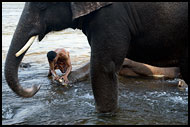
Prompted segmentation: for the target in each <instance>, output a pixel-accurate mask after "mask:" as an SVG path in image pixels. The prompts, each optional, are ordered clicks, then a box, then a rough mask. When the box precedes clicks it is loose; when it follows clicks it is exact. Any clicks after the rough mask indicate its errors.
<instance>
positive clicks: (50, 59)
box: [47, 51, 57, 61]
mask: <svg viewBox="0 0 190 127" xmlns="http://www.w3.org/2000/svg"><path fill="white" fill-rule="evenodd" d="M56 55H57V53H56V52H54V51H49V52H48V53H47V58H48V61H53V60H54V59H55V57H56Z"/></svg>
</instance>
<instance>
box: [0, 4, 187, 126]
mask: <svg viewBox="0 0 190 127" xmlns="http://www.w3.org/2000/svg"><path fill="white" fill-rule="evenodd" d="M23 6H24V3H14V2H13V3H11V2H9V3H5V2H3V3H2V124H3V125H7V124H19V125H21V124H24V125H31V124H34V125H44V124H51V125H54V124H58V125H76V124H80V125H88V124H93V125H97V124H98V125H99V124H103V125H110V124H120V125H121V124H126V125H129V124H137V125H138V124H170V125H176V124H188V88H186V89H183V90H180V89H178V88H177V87H176V84H177V79H174V80H171V79H170V80H169V79H158V80H154V79H146V78H120V79H121V80H120V83H119V110H118V112H117V113H116V114H115V115H114V116H110V115H108V116H107V115H106V116H105V115H101V114H98V113H97V112H96V110H95V102H94V97H93V94H92V89H91V85H90V82H89V81H88V80H87V81H82V82H78V83H75V84H72V85H71V86H69V87H63V86H60V85H58V84H56V83H55V82H54V81H52V80H51V79H49V78H48V77H47V74H48V69H49V65H48V62H47V58H46V53H47V52H48V51H50V50H55V49H56V48H60V47H61V48H65V49H66V50H68V51H69V52H70V57H71V61H72V66H73V70H74V69H76V68H78V67H80V66H82V65H83V64H85V63H86V62H87V61H89V59H90V47H89V44H88V42H87V38H86V37H85V35H83V34H82V32H81V31H80V30H73V29H66V30H64V31H60V32H54V33H49V34H48V35H47V36H46V37H45V38H44V39H43V40H42V41H41V42H37V41H36V42H34V44H33V45H32V46H31V47H30V49H29V50H28V52H27V53H26V55H25V57H24V59H23V61H22V62H24V63H30V65H31V67H29V68H20V69H19V81H20V82H21V84H22V86H23V87H29V86H32V85H34V84H40V85H41V89H40V90H39V92H38V93H37V94H36V95H35V96H34V97H32V98H27V99H25V98H20V97H18V96H16V95H15V94H14V93H13V92H12V91H11V90H10V88H9V87H8V85H7V83H6V81H5V77H4V63H5V58H6V54H7V51H8V47H9V45H10V42H11V39H12V36H13V33H14V31H15V29H16V25H17V23H18V20H19V17H20V14H21V12H22V9H23ZM58 74H61V73H60V72H58Z"/></svg>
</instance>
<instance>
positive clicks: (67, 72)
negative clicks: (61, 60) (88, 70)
mask: <svg viewBox="0 0 190 127" xmlns="http://www.w3.org/2000/svg"><path fill="white" fill-rule="evenodd" d="M66 66H67V70H66V72H65V75H63V76H62V77H61V78H63V79H64V80H65V82H66V83H68V82H69V80H68V78H67V77H68V75H69V73H70V72H71V70H72V65H71V59H70V56H69V54H68V59H67V60H66Z"/></svg>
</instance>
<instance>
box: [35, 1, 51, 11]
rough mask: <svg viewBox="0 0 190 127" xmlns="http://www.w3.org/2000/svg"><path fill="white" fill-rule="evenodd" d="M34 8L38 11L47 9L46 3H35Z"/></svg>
mask: <svg viewBox="0 0 190 127" xmlns="http://www.w3.org/2000/svg"><path fill="white" fill-rule="evenodd" d="M36 7H37V8H39V9H40V10H45V9H46V8H47V7H48V3H47V2H38V3H36Z"/></svg>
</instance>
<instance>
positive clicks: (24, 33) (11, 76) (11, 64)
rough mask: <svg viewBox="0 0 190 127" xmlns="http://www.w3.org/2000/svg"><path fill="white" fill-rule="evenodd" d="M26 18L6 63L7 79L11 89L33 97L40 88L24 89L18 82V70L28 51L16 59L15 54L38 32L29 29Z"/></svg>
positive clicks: (11, 46) (22, 21) (18, 28)
mask: <svg viewBox="0 0 190 127" xmlns="http://www.w3.org/2000/svg"><path fill="white" fill-rule="evenodd" d="M25 18H26V17H24V14H22V16H21V18H20V21H19V23H18V26H17V28H16V31H15V33H14V36H13V39H12V41H11V45H10V48H9V51H8V54H7V57H6V62H5V71H4V72H5V79H6V81H7V83H8V85H9V87H10V88H11V89H12V90H13V91H14V92H15V93H16V94H17V95H19V96H21V97H32V96H34V95H35V94H36V92H37V91H38V90H39V88H40V86H33V87H32V88H23V87H22V86H21V85H20V83H19V80H18V68H19V65H20V62H21V61H22V58H23V57H24V55H25V53H26V51H27V50H28V49H27V50H26V51H25V52H24V53H23V54H21V55H20V56H18V57H16V56H15V54H16V53H17V52H18V51H19V50H20V49H22V47H23V46H24V45H25V44H26V43H27V41H28V40H29V39H30V37H32V36H34V35H36V32H34V31H32V29H31V28H29V25H28V24H27V23H26V22H27V21H26V19H25Z"/></svg>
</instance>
